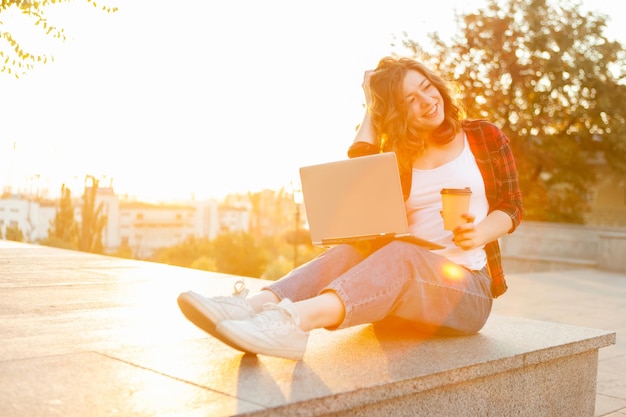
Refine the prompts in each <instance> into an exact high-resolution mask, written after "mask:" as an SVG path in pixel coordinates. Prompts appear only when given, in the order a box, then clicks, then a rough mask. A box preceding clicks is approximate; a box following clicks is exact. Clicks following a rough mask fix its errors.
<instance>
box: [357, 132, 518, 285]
mask: <svg viewBox="0 0 626 417" xmlns="http://www.w3.org/2000/svg"><path fill="white" fill-rule="evenodd" d="M463 130H464V131H465V134H466V135H467V140H468V142H469V144H470V149H471V151H472V153H473V154H474V157H475V158H476V163H477V164H478V168H479V170H480V172H481V174H482V177H483V181H484V182H485V191H486V193H487V201H488V203H489V212H492V211H493V210H500V211H503V212H505V213H506V214H508V215H509V216H510V217H511V220H512V221H513V227H512V228H511V230H509V233H513V231H514V230H515V229H516V228H517V226H518V225H519V224H520V222H521V221H522V217H523V206H522V193H521V191H520V188H519V183H518V179H517V169H516V168H515V159H514V158H513V153H512V151H511V147H510V146H509V142H510V141H509V138H508V137H507V136H506V135H505V134H504V133H503V132H502V131H501V130H500V129H498V128H497V127H496V126H495V125H494V124H492V123H490V122H487V121H485V120H466V121H463ZM377 152H380V149H379V148H378V147H377V146H375V145H373V144H371V143H367V142H355V143H353V144H352V146H350V149H349V150H348V156H349V157H350V158H354V157H357V156H364V155H371V154H373V153H377ZM400 178H401V180H402V189H403V192H404V197H405V199H406V198H408V196H409V193H410V191H411V181H412V179H413V176H412V173H411V171H410V170H409V171H407V172H400ZM485 252H486V254H487V265H488V269H489V275H490V277H491V294H492V296H493V297H498V296H500V295H502V294H503V293H504V292H505V291H506V290H507V285H506V281H505V279H504V270H503V269H502V254H501V252H500V245H499V244H498V241H497V240H496V241H493V242H490V243H487V244H486V245H485Z"/></svg>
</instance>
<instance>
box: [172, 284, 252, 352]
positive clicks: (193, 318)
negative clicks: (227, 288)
mask: <svg viewBox="0 0 626 417" xmlns="http://www.w3.org/2000/svg"><path fill="white" fill-rule="evenodd" d="M247 295H248V289H247V288H246V286H245V283H244V282H243V281H241V280H240V281H237V282H235V291H234V292H233V295H232V296H230V297H223V296H218V297H204V296H203V295H200V294H198V293H196V292H193V291H187V292H184V293H182V294H180V295H179V296H178V300H177V301H178V307H179V308H180V310H181V311H182V312H183V314H184V315H185V317H187V319H188V320H189V321H190V322H192V323H193V324H195V325H196V326H198V327H199V328H200V329H202V330H204V331H205V332H207V333H208V334H210V335H211V336H213V337H215V338H217V339H219V340H220V341H222V342H224V343H226V344H227V345H229V346H231V347H234V348H235V349H239V350H241V349H240V347H239V346H237V345H233V344H232V343H230V342H229V341H228V340H224V339H223V338H222V337H221V335H220V334H219V333H218V332H216V330H215V326H216V325H217V324H218V323H220V322H221V321H223V320H241V319H249V318H252V317H253V316H254V314H255V313H254V310H252V307H250V305H249V304H248V301H247V300H246V296H247Z"/></svg>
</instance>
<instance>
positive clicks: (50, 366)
mask: <svg viewBox="0 0 626 417" xmlns="http://www.w3.org/2000/svg"><path fill="white" fill-rule="evenodd" d="M208 276H209V275H207V273H206V272H203V271H197V270H191V269H185V268H176V267H172V266H167V265H159V264H151V263H145V262H139V261H130V260H124V259H118V258H110V257H102V256H96V255H90V254H85V253H80V252H73V251H63V250H58V249H53V248H46V247H41V246H35V245H25V244H20V243H13V242H7V241H1V240H0V335H1V337H2V339H1V340H0V416H2V417H13V416H16V417H17V416H19V417H21V416H28V417H30V416H37V415H41V416H56V415H64V416H68V415H81V416H82V415H90V416H109V415H121V416H130V415H132V416H144V415H145V416H148V415H159V416H162V415H171V416H179V415H180V411H181V409H184V410H185V411H186V414H185V415H193V416H196V415H198V416H201V415H202V416H206V415H230V414H232V413H233V412H237V413H245V412H246V410H254V409H255V407H258V405H257V404H255V403H254V402H247V401H242V400H238V399H237V398H236V397H234V396H233V397H230V396H229V395H227V394H225V393H224V392H227V390H226V391H222V392H218V391H211V390H207V389H203V387H202V385H196V384H192V383H189V382H188V381H193V380H194V378H195V379H199V380H200V381H201V382H202V379H205V380H206V379H207V378H212V379H213V380H215V379H219V380H221V381H222V383H223V385H224V387H225V388H227V389H228V390H230V391H231V392H234V393H238V392H242V391H247V392H254V386H255V385H254V384H256V383H265V384H268V383H269V384H272V383H275V382H276V381H277V379H276V378H277V377H276V376H275V375H274V376H272V377H270V373H271V372H274V371H275V370H276V369H280V368H284V362H280V361H279V360H272V358H263V360H262V361H261V360H256V359H255V358H254V357H248V355H244V356H241V355H230V356H228V355H227V356H228V357H232V360H231V361H230V362H225V363H216V361H215V360H211V355H207V352H216V351H220V350H224V349H229V348H227V347H225V346H223V345H221V344H220V343H219V342H216V341H213V340H211V339H210V338H206V337H204V336H202V335H200V333H199V331H198V329H196V328H195V327H194V326H192V325H190V324H189V323H188V322H186V321H185V320H184V319H183V318H182V316H181V314H180V312H179V311H178V309H177V306H176V302H175V299H176V296H177V295H178V293H179V292H181V291H184V290H187V289H190V288H192V289H194V290H198V291H201V292H206V293H213V294H219V293H228V292H230V291H231V289H232V284H233V282H234V280H235V278H234V277H231V276H227V275H224V276H223V277H222V276H220V274H211V275H210V277H212V278H215V277H218V278H220V279H207V277H208ZM222 278H223V279H222ZM257 281H258V280H257ZM508 282H509V287H510V289H509V291H508V292H507V293H506V294H505V295H503V296H502V297H501V298H499V299H497V300H496V301H495V304H494V313H496V314H499V315H509V316H518V317H524V318H529V319H538V320H544V321H552V322H558V323H564V324H571V325H576V326H582V327H590V328H595V329H604V330H610V331H614V332H616V333H617V343H616V344H615V345H613V346H609V347H606V348H603V349H600V352H599V354H600V355H599V366H598V384H597V401H596V413H595V415H596V416H610V417H619V416H622V417H623V416H626V343H625V342H624V340H622V337H621V336H622V335H623V334H624V333H625V332H626V275H624V274H616V273H610V272H605V271H597V270H580V271H579V270H576V271H566V272H546V273H530V274H509V275H508ZM256 285H257V283H256V282H255V280H249V286H250V287H251V289H252V290H254V288H255V286H256ZM348 331H349V330H348ZM60 335H62V337H60ZM339 339H342V338H339ZM329 340H330V339H326V338H320V339H319V342H320V343H319V344H318V343H316V345H315V346H311V350H313V351H314V352H313V353H314V354H313V355H311V356H310V361H311V362H312V363H314V364H315V366H325V367H326V368H324V373H321V374H319V375H316V376H317V377H318V378H323V380H320V381H318V382H320V383H323V384H326V385H328V386H332V384H333V383H335V378H336V368H333V366H335V367H336V366H337V364H335V365H333V364H332V363H331V364H324V362H325V361H327V360H326V359H327V358H328V353H326V354H325V353H324V352H325V351H326V352H328V351H333V352H335V353H336V355H335V356H337V357H338V358H337V360H338V361H341V360H345V357H343V356H340V355H341V354H342V352H340V351H341V350H346V352H345V354H347V355H350V354H354V353H351V350H350V349H352V348H353V347H350V346H342V347H341V348H339V347H338V346H341V345H340V344H341V343H342V342H341V340H339V341H338V340H337V339H336V338H335V339H333V342H329ZM181 341H182V342H181ZM333 343H334V344H333ZM213 344H214V345H213ZM337 344H339V345H337ZM315 351H319V353H320V354H319V355H317V353H316V352H315ZM325 355H326V356H325ZM137 358H140V359H141V361H138V360H137ZM266 359H267V360H266ZM244 363H245V364H246V365H247V366H252V367H253V369H257V370H256V374H255V375H254V379H253V380H245V379H244V380H242V379H241V377H242V375H239V378H238V377H237V376H238V375H237V373H233V369H239V367H240V366H241V364H244ZM320 364H321V365H320ZM259 365H262V366H259ZM155 369H163V370H164V371H162V372H155ZM290 369H291V370H292V371H295V370H297V371H298V372H305V373H306V372H309V368H307V364H306V363H302V362H294V363H293V364H292V365H290ZM172 375H178V376H177V377H174V378H173V377H172ZM320 375H321V376H320ZM326 375H331V376H328V377H327V376H326ZM289 376H290V375H289V374H288V373H287V374H285V375H283V377H284V378H289ZM327 378H330V379H327ZM278 379H280V378H278ZM331 381H332V382H331ZM122 382H123V383H122ZM296 382H297V381H294V383H296ZM62 387H65V388H67V387H70V388H69V389H64V388H62ZM276 389H277V390H278V389H279V387H278V386H276ZM276 395H277V396H278V397H280V396H281V395H289V396H294V395H297V394H296V393H295V392H280V391H276ZM43 399H45V400H43ZM529 400H531V399H529ZM181 407H183V408H181ZM85 410H89V412H88V413H86V412H85Z"/></svg>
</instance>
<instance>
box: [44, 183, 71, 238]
mask: <svg viewBox="0 0 626 417" xmlns="http://www.w3.org/2000/svg"><path fill="white" fill-rule="evenodd" d="M77 231H78V225H77V224H76V221H75V219H74V205H73V204H72V192H71V190H70V189H69V188H67V187H66V185H65V184H63V185H62V186H61V198H60V200H59V208H58V210H57V212H56V214H55V215H54V219H53V220H52V221H51V222H50V228H49V229H48V238H47V239H44V240H43V241H42V242H41V244H42V245H46V246H54V247H58V248H64V249H76V248H77V245H76V236H77Z"/></svg>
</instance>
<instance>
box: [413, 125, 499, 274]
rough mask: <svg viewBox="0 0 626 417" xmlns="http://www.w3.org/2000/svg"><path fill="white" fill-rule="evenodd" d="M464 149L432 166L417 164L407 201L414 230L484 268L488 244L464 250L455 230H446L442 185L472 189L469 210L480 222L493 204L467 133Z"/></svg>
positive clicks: (458, 259)
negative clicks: (440, 164) (457, 244)
mask: <svg viewBox="0 0 626 417" xmlns="http://www.w3.org/2000/svg"><path fill="white" fill-rule="evenodd" d="M463 141H464V147H463V152H461V154H460V155H459V156H457V157H456V158H455V159H453V160H452V161H450V162H448V163H446V164H444V165H442V166H440V167H437V168H434V169H428V170H422V169H416V168H413V182H412V185H411V194H410V196H409V198H408V199H407V200H406V202H405V206H406V212H407V218H408V221H409V228H410V231H411V233H412V234H414V235H415V236H419V237H421V238H424V239H428V240H431V241H433V242H436V243H439V244H441V245H443V246H445V247H446V248H445V249H440V250H436V251H433V252H434V253H437V254H440V255H443V256H445V257H446V258H448V259H450V260H451V261H452V262H454V263H457V264H459V265H463V266H465V267H466V268H469V269H473V270H480V269H482V268H483V267H484V266H485V265H486V264H487V256H486V255H485V250H484V247H481V248H477V249H472V250H470V251H464V250H463V249H461V248H459V247H458V246H456V245H455V244H454V243H453V242H452V237H453V235H452V232H451V231H448V230H444V228H443V218H442V217H441V214H440V212H441V194H440V193H441V189H442V188H465V187H470V188H471V189H472V198H471V200H470V209H469V212H470V213H472V214H473V215H475V216H476V220H475V223H476V224H478V223H480V222H481V221H483V220H484V219H485V217H487V213H488V210H489V204H488V202H487V196H486V194H485V184H484V182H483V177H482V175H481V174H480V170H479V169H478V165H477V164H476V159H475V158H474V155H473V154H472V152H471V149H470V147H469V143H468V142H467V137H464V139H463Z"/></svg>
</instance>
